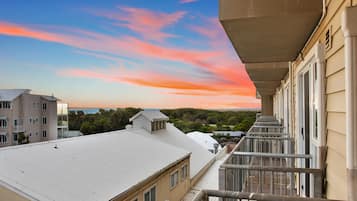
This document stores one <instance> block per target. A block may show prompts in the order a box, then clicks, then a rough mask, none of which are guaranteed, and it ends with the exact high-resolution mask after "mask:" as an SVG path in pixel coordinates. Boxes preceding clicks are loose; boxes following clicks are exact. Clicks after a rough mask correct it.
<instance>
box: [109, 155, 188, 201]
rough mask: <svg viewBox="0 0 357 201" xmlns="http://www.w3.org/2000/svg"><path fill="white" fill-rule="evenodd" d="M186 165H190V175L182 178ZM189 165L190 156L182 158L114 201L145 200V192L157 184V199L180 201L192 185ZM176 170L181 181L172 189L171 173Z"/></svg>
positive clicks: (159, 200) (158, 200)
mask: <svg viewBox="0 0 357 201" xmlns="http://www.w3.org/2000/svg"><path fill="white" fill-rule="evenodd" d="M184 165H187V167H188V169H187V170H188V172H187V174H188V176H187V177H186V179H185V180H181V168H182V167H183V166H184ZM189 167H190V160H189V157H187V158H186V159H184V160H182V161H181V162H179V163H178V164H176V165H175V166H173V167H171V168H169V169H168V170H166V171H165V172H163V173H162V174H160V175H158V176H157V177H155V178H152V179H150V180H149V181H147V182H145V183H144V184H142V185H140V186H138V187H136V188H135V189H132V190H131V191H130V192H129V193H128V194H127V195H126V196H125V197H124V196H123V197H120V198H117V199H113V201H132V200H135V199H136V198H137V199H138V200H144V198H143V196H144V193H145V192H146V191H147V190H148V189H150V188H151V187H153V186H156V200H157V201H161V200H162V201H164V200H169V201H180V200H182V198H183V197H184V196H185V195H186V193H187V192H188V191H189V189H190V187H191V185H190V173H189V172H190V170H189ZM176 170H178V171H179V183H178V185H177V186H176V187H175V188H173V189H170V175H171V174H172V173H174V172H175V171H176Z"/></svg>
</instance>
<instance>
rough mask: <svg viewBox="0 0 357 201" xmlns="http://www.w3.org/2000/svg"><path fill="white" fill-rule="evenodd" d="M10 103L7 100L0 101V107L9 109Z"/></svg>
mask: <svg viewBox="0 0 357 201" xmlns="http://www.w3.org/2000/svg"><path fill="white" fill-rule="evenodd" d="M10 108H11V104H10V102H9V101H1V102H0V109H10Z"/></svg>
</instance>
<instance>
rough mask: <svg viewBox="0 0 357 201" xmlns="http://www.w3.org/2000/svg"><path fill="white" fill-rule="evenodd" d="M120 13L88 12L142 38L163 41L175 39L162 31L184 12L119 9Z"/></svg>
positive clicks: (176, 20) (131, 8) (182, 15)
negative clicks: (111, 21) (109, 20)
mask: <svg viewBox="0 0 357 201" xmlns="http://www.w3.org/2000/svg"><path fill="white" fill-rule="evenodd" d="M119 9H120V11H121V12H110V11H98V10H95V11H90V12H91V13H93V14H95V15H97V16H102V17H105V18H108V19H111V20H114V24H115V25H118V26H122V27H126V28H128V29H130V30H131V31H134V32H136V33H138V34H139V35H141V36H142V37H143V38H146V39H150V40H155V41H163V40H164V39H166V38H169V37H176V35H174V34H169V33H166V32H164V31H163V29H165V28H166V27H168V26H170V25H173V24H175V23H177V22H178V21H179V20H180V19H181V18H182V17H184V15H185V14H186V12H184V11H177V12H174V13H164V12H157V11H151V10H147V9H141V8H133V7H124V6H120V7H119Z"/></svg>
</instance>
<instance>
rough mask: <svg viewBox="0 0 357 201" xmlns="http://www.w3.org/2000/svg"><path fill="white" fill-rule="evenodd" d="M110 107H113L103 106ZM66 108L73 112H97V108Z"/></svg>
mask: <svg viewBox="0 0 357 201" xmlns="http://www.w3.org/2000/svg"><path fill="white" fill-rule="evenodd" d="M110 109H113V108H105V110H110ZM68 110H69V111H74V112H78V111H83V112H84V114H95V113H97V112H99V108H69V109H68Z"/></svg>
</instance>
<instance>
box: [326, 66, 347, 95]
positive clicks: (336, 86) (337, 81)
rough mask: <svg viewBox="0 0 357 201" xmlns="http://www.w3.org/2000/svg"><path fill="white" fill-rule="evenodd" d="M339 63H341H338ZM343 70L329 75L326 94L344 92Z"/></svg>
mask: <svg viewBox="0 0 357 201" xmlns="http://www.w3.org/2000/svg"><path fill="white" fill-rule="evenodd" d="M340 63H341V62H340ZM344 80H345V70H344V69H343V70H340V71H337V72H336V73H334V74H332V75H330V76H329V77H328V78H327V82H326V93H327V94H331V93H336V92H340V91H344V90H345V82H344Z"/></svg>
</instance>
